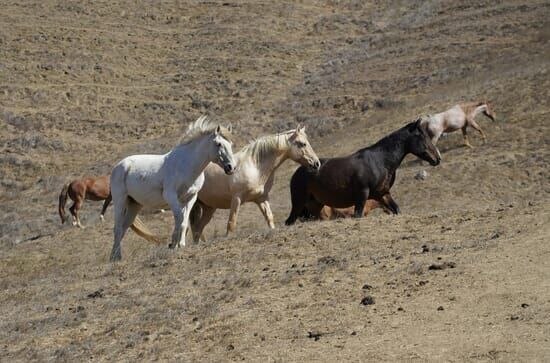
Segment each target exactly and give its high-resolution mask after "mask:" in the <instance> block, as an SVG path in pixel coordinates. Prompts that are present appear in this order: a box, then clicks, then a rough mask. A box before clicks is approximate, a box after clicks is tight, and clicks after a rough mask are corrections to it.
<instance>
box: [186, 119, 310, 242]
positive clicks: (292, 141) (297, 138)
mask: <svg viewBox="0 0 550 363" xmlns="http://www.w3.org/2000/svg"><path fill="white" fill-rule="evenodd" d="M235 159H236V160H237V165H238V168H237V171H236V172H235V173H234V174H233V175H230V176H227V175H224V174H223V172H222V170H221V169H220V168H219V167H218V166H216V165H214V164H209V165H208V166H207V167H206V169H205V171H204V176H205V180H204V185H203V187H202V189H201V190H200V191H199V200H198V202H197V203H196V204H195V207H193V210H192V212H191V230H192V231H193V238H194V240H195V241H198V239H199V237H201V236H202V231H203V229H204V227H205V226H206V225H207V224H208V222H209V221H210V219H211V218H212V216H213V215H214V212H215V211H216V209H231V211H230V214H229V221H228V223H227V234H229V233H230V232H233V231H234V230H235V226H236V225H237V215H238V213H239V207H240V205H241V204H242V203H246V202H254V203H256V204H257V205H258V207H259V208H260V211H261V212H262V214H263V215H264V218H265V220H266V222H267V224H268V226H269V228H275V223H274V222H273V213H272V212H271V207H270V206H269V191H270V190H271V187H272V186H273V179H274V177H275V171H276V170H277V168H278V167H279V166H280V165H281V164H282V163H283V162H284V161H285V160H287V159H291V160H294V161H295V162H297V163H300V164H302V165H304V167H311V168H313V169H318V168H319V166H320V162H319V158H318V157H317V155H316V154H315V152H314V151H313V149H312V147H311V145H310V144H309V141H308V138H307V135H306V132H305V127H302V126H298V127H297V128H296V129H295V130H290V131H286V132H283V133H280V134H276V135H270V136H265V137H262V138H260V139H258V140H256V141H254V142H252V143H250V144H248V145H247V146H245V147H244V148H243V149H242V150H241V151H239V152H238V153H236V154H235Z"/></svg>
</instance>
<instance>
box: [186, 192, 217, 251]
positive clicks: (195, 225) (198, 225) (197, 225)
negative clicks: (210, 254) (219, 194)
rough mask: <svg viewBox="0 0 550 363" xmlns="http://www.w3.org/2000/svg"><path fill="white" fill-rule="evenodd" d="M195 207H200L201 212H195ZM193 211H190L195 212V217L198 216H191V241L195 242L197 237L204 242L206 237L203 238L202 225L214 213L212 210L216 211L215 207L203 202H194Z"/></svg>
mask: <svg viewBox="0 0 550 363" xmlns="http://www.w3.org/2000/svg"><path fill="white" fill-rule="evenodd" d="M195 208H197V209H201V213H200V215H199V213H197V210H195ZM193 209H194V210H193V211H192V212H191V213H197V214H196V215H195V217H199V218H192V221H191V223H192V225H191V229H192V231H193V241H194V242H195V243H197V242H198V241H199V239H202V241H203V242H206V238H204V235H203V231H204V227H206V225H207V224H208V223H209V222H210V220H211V219H212V216H213V215H214V212H216V208H212V207H210V206H207V205H205V204H202V203H201V202H197V203H195V207H193Z"/></svg>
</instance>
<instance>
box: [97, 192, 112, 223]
mask: <svg viewBox="0 0 550 363" xmlns="http://www.w3.org/2000/svg"><path fill="white" fill-rule="evenodd" d="M112 200H113V197H112V196H111V193H109V196H108V197H107V199H105V202H103V208H101V214H100V215H99V217H100V218H101V220H103V216H104V215H105V211H106V210H107V207H108V206H109V204H111V201H112Z"/></svg>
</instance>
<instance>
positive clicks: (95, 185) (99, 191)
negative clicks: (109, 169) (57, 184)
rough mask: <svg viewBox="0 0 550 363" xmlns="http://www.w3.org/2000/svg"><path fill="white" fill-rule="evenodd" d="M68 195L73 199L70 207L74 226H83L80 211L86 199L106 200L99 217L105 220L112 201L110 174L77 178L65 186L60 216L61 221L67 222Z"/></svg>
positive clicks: (61, 195) (60, 201) (60, 205)
mask: <svg viewBox="0 0 550 363" xmlns="http://www.w3.org/2000/svg"><path fill="white" fill-rule="evenodd" d="M67 195H68V196H69V197H70V198H71V199H72V200H73V202H74V203H73V205H72V206H71V207H70V208H69V210H70V211H71V214H72V216H73V226H78V227H80V228H82V224H81V223H80V218H79V216H78V211H79V210H80V208H82V203H83V202H84V199H87V200H94V201H98V200H104V201H105V202H104V203H103V208H102V209H101V214H100V215H99V217H100V218H101V220H102V221H103V215H104V214H105V210H107V207H108V206H109V203H111V188H110V187H109V175H103V176H100V177H97V178H94V177H91V176H86V177H84V178H82V179H75V180H73V181H72V182H70V183H67V184H65V185H64V186H63V189H62V190H61V194H59V216H60V217H61V223H65V220H66V219H67V218H66V216H65V204H66V203H67Z"/></svg>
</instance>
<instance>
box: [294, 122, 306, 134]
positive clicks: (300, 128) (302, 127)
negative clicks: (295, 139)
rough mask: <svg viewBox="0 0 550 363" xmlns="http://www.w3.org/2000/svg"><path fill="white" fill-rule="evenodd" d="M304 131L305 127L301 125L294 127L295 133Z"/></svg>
mask: <svg viewBox="0 0 550 363" xmlns="http://www.w3.org/2000/svg"><path fill="white" fill-rule="evenodd" d="M304 130H305V126H304V125H302V124H298V125H296V132H302V131H304Z"/></svg>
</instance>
